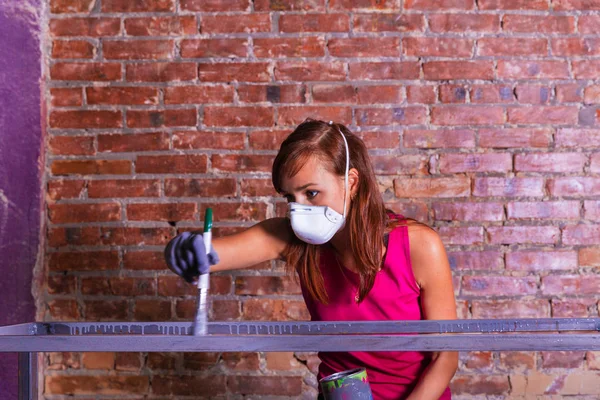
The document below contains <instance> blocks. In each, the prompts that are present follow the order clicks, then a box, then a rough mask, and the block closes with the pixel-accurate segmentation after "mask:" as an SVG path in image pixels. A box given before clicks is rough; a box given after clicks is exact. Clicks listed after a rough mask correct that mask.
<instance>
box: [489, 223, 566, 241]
mask: <svg viewBox="0 0 600 400" xmlns="http://www.w3.org/2000/svg"><path fill="white" fill-rule="evenodd" d="M487 236H488V242H489V243H490V244H525V243H539V244H554V243H556V242H557V241H558V238H559V237H560V229H559V228H558V227H553V226H490V227H488V228H487Z"/></svg>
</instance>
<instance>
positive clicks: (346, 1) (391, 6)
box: [329, 0, 400, 11]
mask: <svg viewBox="0 0 600 400" xmlns="http://www.w3.org/2000/svg"><path fill="white" fill-rule="evenodd" d="M398 3H399V2H397V1H394V0H331V1H330V2H329V7H330V8H331V9H334V10H348V11H356V10H372V11H384V10H398V9H399V8H400V7H399V4H398Z"/></svg>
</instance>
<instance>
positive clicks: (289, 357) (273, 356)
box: [265, 352, 304, 371]
mask: <svg viewBox="0 0 600 400" xmlns="http://www.w3.org/2000/svg"><path fill="white" fill-rule="evenodd" d="M265 361H266V362H267V369H269V370H270V371H292V370H300V369H303V368H304V365H303V364H302V363H301V362H300V361H299V360H298V359H297V358H296V356H295V354H294V353H293V352H271V353H267V354H266V355H265Z"/></svg>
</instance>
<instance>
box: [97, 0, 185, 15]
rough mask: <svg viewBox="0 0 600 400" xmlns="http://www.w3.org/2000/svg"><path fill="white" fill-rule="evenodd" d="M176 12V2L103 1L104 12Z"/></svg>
mask: <svg viewBox="0 0 600 400" xmlns="http://www.w3.org/2000/svg"><path fill="white" fill-rule="evenodd" d="M161 11H175V1H174V0H137V1H129V0H103V1H102V12H107V13H119V12H123V13H124V12H161Z"/></svg>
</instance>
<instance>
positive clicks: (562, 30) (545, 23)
mask: <svg viewBox="0 0 600 400" xmlns="http://www.w3.org/2000/svg"><path fill="white" fill-rule="evenodd" d="M525 3H527V4H530V3H531V1H527V2H525ZM544 3H546V2H545V1H544ZM502 27H503V30H504V31H506V32H527V33H553V34H569V33H574V32H575V18H574V17H571V16H541V15H535V16H533V15H518V14H507V15H505V16H504V19H503V24H502Z"/></svg>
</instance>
